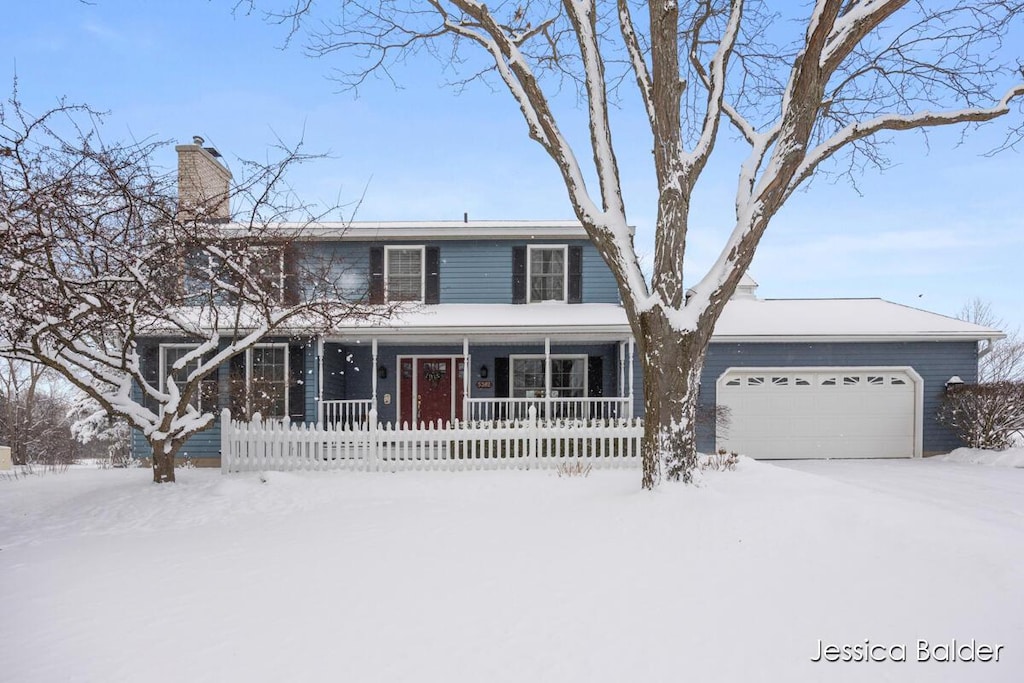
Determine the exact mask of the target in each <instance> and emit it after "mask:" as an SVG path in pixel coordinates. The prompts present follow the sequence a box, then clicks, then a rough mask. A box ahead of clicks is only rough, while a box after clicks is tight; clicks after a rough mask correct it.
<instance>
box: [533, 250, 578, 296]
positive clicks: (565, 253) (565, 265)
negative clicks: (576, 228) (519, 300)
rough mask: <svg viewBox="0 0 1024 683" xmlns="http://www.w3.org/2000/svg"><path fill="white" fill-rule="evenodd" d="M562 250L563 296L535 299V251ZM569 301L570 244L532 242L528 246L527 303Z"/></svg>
mask: <svg viewBox="0 0 1024 683" xmlns="http://www.w3.org/2000/svg"><path fill="white" fill-rule="evenodd" d="M558 250H561V252H562V298H561V299H541V300H539V301H534V300H533V282H532V280H533V252H535V251H558ZM568 301H569V245H568V244H530V245H527V247H526V303H528V304H538V303H558V304H564V303H568Z"/></svg>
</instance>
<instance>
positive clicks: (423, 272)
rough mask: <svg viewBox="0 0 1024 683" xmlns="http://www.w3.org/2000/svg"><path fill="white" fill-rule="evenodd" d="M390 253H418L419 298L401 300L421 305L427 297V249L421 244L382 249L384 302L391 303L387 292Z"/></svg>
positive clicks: (392, 246) (398, 245)
mask: <svg viewBox="0 0 1024 683" xmlns="http://www.w3.org/2000/svg"><path fill="white" fill-rule="evenodd" d="M392 251H419V252H420V298H418V299H402V301H403V302H406V303H420V304H421V303H423V301H424V299H425V298H426V295H427V248H426V246H425V245H422V244H394V245H386V246H385V247H384V300H385V301H391V297H390V296H389V292H388V283H389V281H390V277H389V275H388V274H389V271H390V266H391V252H392Z"/></svg>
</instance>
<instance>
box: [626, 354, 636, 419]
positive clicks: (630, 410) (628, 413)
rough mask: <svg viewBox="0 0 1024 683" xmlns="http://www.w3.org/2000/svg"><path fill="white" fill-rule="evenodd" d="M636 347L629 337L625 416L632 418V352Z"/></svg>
mask: <svg viewBox="0 0 1024 683" xmlns="http://www.w3.org/2000/svg"><path fill="white" fill-rule="evenodd" d="M635 348H636V340H635V339H633V337H630V338H629V405H628V406H626V418H627V419H630V420H632V419H633V353H634V349H635Z"/></svg>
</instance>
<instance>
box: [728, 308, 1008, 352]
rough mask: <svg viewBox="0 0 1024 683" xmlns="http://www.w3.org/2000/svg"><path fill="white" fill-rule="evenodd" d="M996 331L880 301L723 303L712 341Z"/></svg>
mask: <svg viewBox="0 0 1024 683" xmlns="http://www.w3.org/2000/svg"><path fill="white" fill-rule="evenodd" d="M1004 336H1005V335H1004V334H1003V333H1001V332H1000V331H998V330H994V329H992V328H989V327H982V326H981V325H975V324H973V323H968V322H964V321H962V320H957V319H955V318H950V317H947V316H944V315H939V314H938V313H931V312H929V311H922V310H920V309H918V308H912V307H910V306H904V305H902V304H896V303H893V302H891V301H885V300H884V299H753V298H739V299H733V300H731V301H729V303H728V304H726V306H725V310H724V311H723V312H722V317H721V318H720V319H719V321H718V325H717V326H716V327H715V334H714V337H713V340H714V341H718V342H728V341H914V340H919V341H939V340H942V341H948V340H957V339H959V340H964V341H977V340H980V339H1001V338H1002V337H1004Z"/></svg>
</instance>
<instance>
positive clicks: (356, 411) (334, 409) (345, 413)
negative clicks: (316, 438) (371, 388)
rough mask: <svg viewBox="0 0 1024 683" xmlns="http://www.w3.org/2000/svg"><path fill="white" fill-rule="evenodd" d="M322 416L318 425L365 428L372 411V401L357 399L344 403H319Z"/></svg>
mask: <svg viewBox="0 0 1024 683" xmlns="http://www.w3.org/2000/svg"><path fill="white" fill-rule="evenodd" d="M320 404H321V410H322V411H323V416H322V418H321V420H320V424H322V425H324V426H331V427H333V426H334V425H341V427H342V428H345V429H352V428H355V427H360V426H365V425H366V423H367V420H368V419H369V416H370V411H371V410H373V399H370V398H365V399H364V398H359V399H351V400H345V401H321V402H320Z"/></svg>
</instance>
